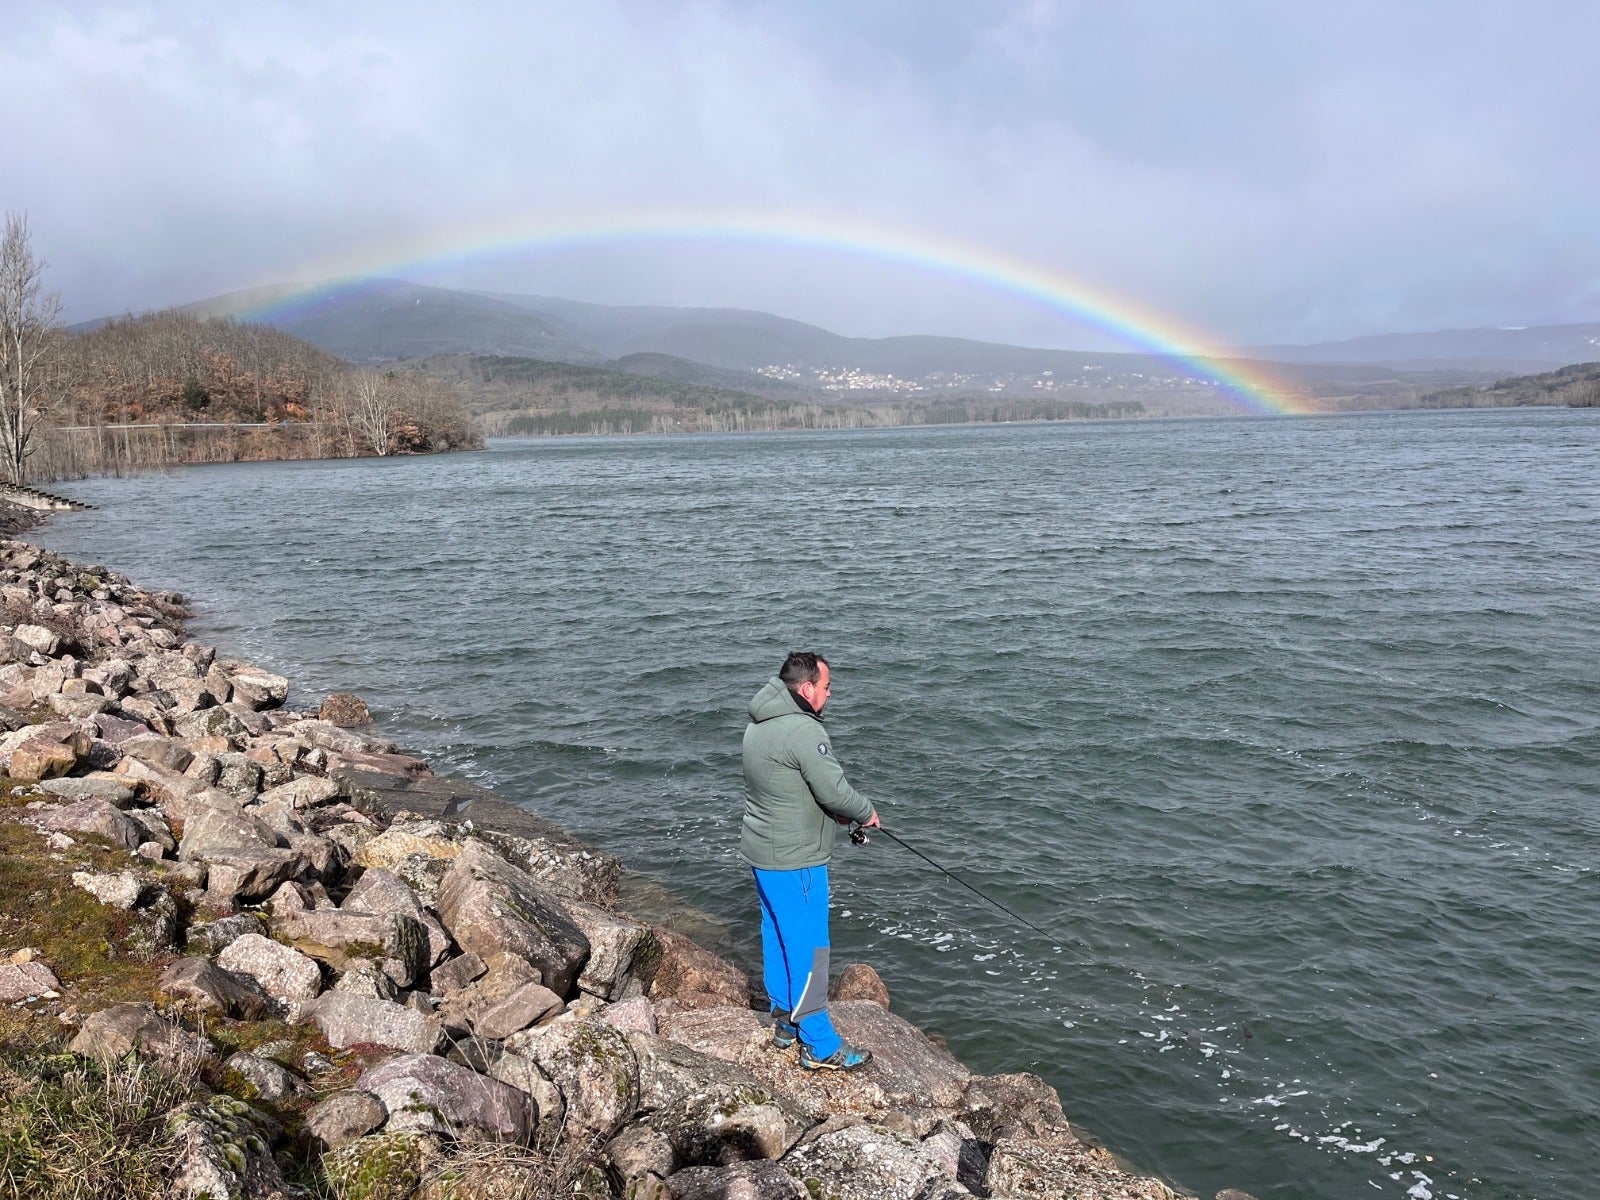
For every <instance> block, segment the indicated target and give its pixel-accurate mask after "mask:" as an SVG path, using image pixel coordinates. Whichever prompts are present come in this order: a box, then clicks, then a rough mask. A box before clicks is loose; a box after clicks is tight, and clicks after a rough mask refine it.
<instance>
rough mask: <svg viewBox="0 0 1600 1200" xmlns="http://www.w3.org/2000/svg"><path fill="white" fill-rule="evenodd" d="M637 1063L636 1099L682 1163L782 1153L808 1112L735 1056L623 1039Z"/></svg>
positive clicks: (645, 1038)
mask: <svg viewBox="0 0 1600 1200" xmlns="http://www.w3.org/2000/svg"><path fill="white" fill-rule="evenodd" d="M628 1044H629V1046H630V1047H631V1048H632V1049H633V1051H634V1053H635V1056H636V1058H637V1061H638V1064H639V1102H640V1106H641V1107H642V1108H644V1109H646V1110H648V1111H650V1112H651V1113H652V1114H653V1115H652V1116H651V1124H652V1125H653V1126H654V1127H655V1128H656V1129H657V1130H659V1131H660V1132H661V1133H662V1134H664V1135H665V1136H666V1137H667V1138H669V1139H670V1140H671V1142H672V1148H673V1150H674V1151H675V1153H676V1154H677V1156H678V1159H679V1161H680V1162H684V1163H700V1164H704V1163H723V1164H726V1163H730V1162H737V1161H741V1160H744V1159H749V1158H781V1157H782V1156H783V1155H784V1154H785V1153H786V1152H787V1151H788V1150H789V1148H790V1147H792V1146H793V1145H794V1144H795V1143H796V1142H798V1141H799V1140H800V1137H801V1135H802V1134H804V1133H805V1131H806V1130H807V1129H808V1128H810V1127H811V1125H812V1120H811V1118H810V1116H809V1115H808V1114H807V1113H806V1112H805V1111H804V1110H803V1109H802V1108H800V1106H799V1105H797V1104H796V1103H795V1102H794V1101H793V1100H791V1099H789V1098H788V1097H787V1096H784V1095H783V1094H781V1093H779V1092H777V1091H775V1090H774V1089H772V1088H770V1087H769V1086H767V1085H766V1084H764V1083H762V1081H761V1080H759V1079H757V1078H756V1077H755V1076H754V1075H753V1074H751V1073H750V1072H749V1071H747V1070H745V1069H744V1068H742V1067H740V1066H738V1065H737V1064H735V1063H730V1062H727V1061H725V1060H723V1059H719V1058H713V1057H711V1056H710V1055H708V1054H702V1053H700V1052H698V1051H695V1050H691V1049H689V1047H687V1046H680V1045H678V1044H676V1043H675V1042H669V1041H667V1040H666V1039H665V1038H659V1037H654V1036H652V1035H650V1034H634V1035H632V1036H630V1037H629V1038H628Z"/></svg>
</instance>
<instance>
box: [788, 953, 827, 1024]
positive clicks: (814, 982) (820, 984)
mask: <svg viewBox="0 0 1600 1200" xmlns="http://www.w3.org/2000/svg"><path fill="white" fill-rule="evenodd" d="M827 1007H828V947H827V946H818V947H817V948H816V949H815V950H813V951H812V952H811V974H810V976H809V977H808V978H807V979H806V990H805V991H803V992H801V993H800V999H799V1000H798V1001H796V1003H795V1006H794V1019H795V1021H797V1022H798V1021H799V1020H800V1019H801V1018H802V1017H809V1016H810V1015H811V1014H812V1013H819V1012H822V1011H823V1010H824V1009H826V1008H827Z"/></svg>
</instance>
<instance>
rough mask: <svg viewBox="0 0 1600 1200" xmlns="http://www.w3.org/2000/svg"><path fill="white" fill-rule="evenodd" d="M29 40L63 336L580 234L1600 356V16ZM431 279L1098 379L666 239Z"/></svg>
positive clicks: (1510, 13)
mask: <svg viewBox="0 0 1600 1200" xmlns="http://www.w3.org/2000/svg"><path fill="white" fill-rule="evenodd" d="M315 7H318V8H323V7H325V8H326V10H327V11H320V12H311V11H310V10H311V9H312V8H313V6H311V5H307V4H305V3H303V2H300V0H295V2H293V3H272V2H269V0H252V3H250V4H248V5H217V4H214V3H200V2H198V0H197V2H195V3H151V4H133V3H125V4H95V3H70V2H69V3H52V4H23V3H20V2H14V0H7V2H6V8H7V9H8V10H9V13H8V18H7V29H6V36H5V38H4V39H3V41H0V112H3V113H4V114H5V115H4V116H3V117H0V133H3V136H4V149H3V156H0V208H4V209H6V210H8V211H16V210H25V211H26V212H27V213H28V216H29V218H30V221H31V224H32V228H33V232H34V240H35V249H36V250H37V251H38V252H39V253H40V254H41V255H42V256H43V257H44V258H46V259H47V260H48V261H49V263H50V267H51V269H50V274H49V282H50V285H51V286H52V287H54V288H55V289H56V290H58V291H59V292H60V293H61V295H62V299H63V300H64V302H65V303H66V305H67V308H68V315H69V317H70V319H72V320H81V319H86V318H89V317H94V316H100V315H105V314H108V313H116V312H122V311H127V310H138V309H143V308H147V307H151V306H162V305H169V304H177V303H183V302H187V301H190V300H195V299H200V298H202V297H205V296H208V295H213V294H216V293H218V292H222V291H227V290H231V289H236V288H242V287H249V286H253V285H256V284H265V283H273V282H281V281H286V280H289V279H298V278H301V277H302V275H303V272H304V271H305V270H306V269H307V267H308V264H311V265H314V264H318V263H327V262H331V261H335V260H336V259H339V260H342V259H344V258H346V257H354V258H359V257H361V255H362V254H363V253H368V252H370V253H373V254H378V253H380V252H381V251H382V248H383V247H386V246H390V245H394V244H397V242H400V241H404V240H405V239H410V238H418V237H421V238H443V239H444V241H445V243H446V244H447V243H448V240H449V238H450V236H451V234H452V233H453V231H456V230H461V231H464V233H463V236H465V231H470V230H473V229H477V228H480V227H482V226H483V225H484V224H486V223H491V222H506V221H511V222H515V221H517V220H520V219H524V218H525V219H526V220H527V221H528V222H529V224H530V227H535V226H536V225H537V222H538V220H539V219H540V218H541V215H543V214H549V215H550V216H551V219H552V220H554V219H557V218H559V217H561V216H563V215H565V216H569V217H570V216H571V215H573V214H581V213H584V212H592V211H602V210H603V211H618V212H624V213H626V212H629V211H641V212H644V211H652V210H657V209H661V208H672V209H678V210H684V211H691V212H694V211H700V212H713V211H717V210H721V209H729V208H737V209H744V210H756V211H772V212H777V213H783V214H794V215H796V216H797V217H803V218H804V219H805V220H807V221H809V222H811V223H813V224H821V225H822V226H824V227H826V226H827V225H828V224H829V223H830V222H834V221H840V222H843V221H855V222H868V223H870V224H873V225H877V226H887V227H890V228H893V229H896V230H902V231H904V232H905V235H906V236H907V237H908V238H911V239H912V240H916V239H920V238H925V237H931V238H939V239H953V240H955V241H957V242H960V243H965V244H967V245H971V246H975V247H978V248H980V249H983V250H987V251H992V252H995V253H1000V254H1005V255H1008V256H1011V257H1014V258H1020V259H1023V260H1025V261H1027V262H1030V263H1033V264H1036V265H1037V266H1038V267H1039V268H1040V269H1043V270H1047V271H1051V272H1058V273H1060V274H1062V275H1063V276H1066V277H1069V278H1073V279H1076V280H1079V281H1082V282H1083V283H1084V284H1086V285H1088V286H1092V287H1094V288H1097V289H1101V290H1103V291H1105V292H1108V293H1111V294H1113V295H1116V296H1120V297H1123V298H1125V299H1126V301H1127V302H1128V303H1130V304H1132V305H1135V306H1137V307H1138V308H1140V309H1144V310H1149V311H1154V312H1157V313H1162V314H1167V315H1168V316H1170V318H1172V319H1173V320H1175V321H1177V322H1179V323H1182V324H1184V325H1188V326H1194V327H1198V328H1200V329H1203V330H1209V331H1212V332H1213V333H1214V334H1215V335H1216V336H1217V338H1219V339H1220V340H1222V341H1223V342H1232V343H1234V344H1248V343H1260V342H1278V341H1315V340H1324V339H1332V338H1343V337H1351V336H1357V335H1360V334H1366V333H1377V332H1389V331H1398V330H1421V329H1437V328H1450V327H1461V326H1478V325H1526V324H1552V323H1568V322H1578V321H1595V320H1600V71H1597V70H1596V69H1595V47H1596V46H1597V45H1600V5H1597V4H1595V3H1593V0H1571V2H1563V3H1555V2H1547V3H1540V2H1539V0H1532V2H1528V3H1523V4H1518V5H1512V4H1508V3H1505V2H1504V0H1494V2H1492V3H1483V2H1477V0H1472V2H1461V3H1445V2H1442V0H1441V2H1436V3H1423V2H1421V0H1413V2H1407V0H1383V2H1380V3H1363V2H1361V0H1326V2H1325V0H1294V2H1292V3H1283V2H1282V0H1262V2H1260V3H1253V2H1245V0H1216V2H1211V3H1204V2H1195V3H1180V2H1167V3H1162V2H1155V0H1101V2H1097V3H1068V2H1059V3H1057V2H1048V0H1040V2H1036V3H1004V2H1001V0H988V2H975V0H932V2H924V3H912V2H911V0H885V2H882V3H876V4H874V3H871V0H810V2H809V3H800V2H798V0H795V2H781V3H780V2H778V0H747V2H745V3H732V2H728V3H717V2H703V3H678V2H676V0H620V2H616V0H611V2H608V0H584V3H581V4H561V5H556V4H546V3H541V2H538V0H514V2H508V3H503V4H502V3H479V4H474V3H471V2H467V3H463V4H459V5H441V4H438V3H433V2H429V3H408V2H406V0H383V2H382V3H361V2H349V3H339V4H334V5H328V6H315ZM406 274H407V275H408V276H409V277H411V278H414V279H418V280H422V281H426V282H441V283H448V284H456V285H467V286H477V287H485V288H497V289H501V290H509V291H521V292H534V293H543V294H553V295H565V296H571V297H574V298H578V299H586V300H595V301H601V302H614V303H669V304H708V305H730V306H739V307H751V308H760V309H764V310H767V311H772V312H778V313H781V314H783V315H786V316H793V317H798V318H800V319H804V320H809V321H814V322H817V323H819V324H822V325H826V326H828V327H830V328H833V329H836V330H838V331H840V332H844V333H856V334H866V335H881V334H886V333H904V332H937V333H948V334H961V335H967V336H974V337H982V338H991V339H997V340H1007V341H1017V342H1026V343H1031V344H1046V345H1059V346H1080V345H1081V346H1093V345H1100V344H1103V343H1100V342H1098V341H1097V339H1096V338H1095V337H1094V335H1093V333H1092V332H1091V331H1089V330H1086V329H1085V328H1084V327H1082V326H1077V325H1074V323H1072V322H1071V321H1068V320H1066V319H1064V318H1063V317H1062V316H1061V315H1060V314H1058V313H1055V312H1051V311H1049V310H1047V309H1045V308H1043V307H1041V306H1039V305H1037V304H1030V303H1025V302H1022V301H1020V300H1018V299H1016V298H1015V297H1012V296H1009V295H1007V294H1006V293H1005V292H1004V290H1003V289H993V288H986V287H984V286H981V285H978V284H974V283H971V282H960V281H956V280H953V279H949V278H945V277H942V276H940V275H938V274H937V273H930V272H926V271H920V270H916V269H912V268H909V267H906V266H903V265H902V266H888V265H885V264H883V263H881V262H879V261H878V260H876V259H874V258H873V257H872V256H871V255H857V254H847V253H830V252H822V251H812V252H799V251H795V250H792V249H780V248H772V247H763V246H760V245H754V246H752V245H750V244H749V243H747V242H745V243H741V242H733V243H729V244H727V245H718V244H716V243H709V244H708V243H704V242H697V243H694V244H692V245H685V244H682V243H678V242H674V241H672V240H670V239H669V240H665V241H642V242H641V241H629V242H626V243H620V244H615V245H605V244H599V245H584V246H579V247H569V248H565V249H561V250H555V251H551V250H545V251H541V252H537V253H528V252H521V253H516V252H507V253H504V254H496V255H489V256H483V257H479V258H473V259H467V260H459V259H450V258H447V259H445V260H443V261H440V262H437V263H433V264H421V265H416V266H413V267H410V268H408V269H407V271H406Z"/></svg>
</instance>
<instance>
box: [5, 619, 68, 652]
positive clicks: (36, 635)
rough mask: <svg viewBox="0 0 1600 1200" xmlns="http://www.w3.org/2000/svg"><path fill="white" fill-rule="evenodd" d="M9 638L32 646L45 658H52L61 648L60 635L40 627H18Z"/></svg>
mask: <svg viewBox="0 0 1600 1200" xmlns="http://www.w3.org/2000/svg"><path fill="white" fill-rule="evenodd" d="M11 636H12V637H14V638H16V639H17V641H19V642H22V643H24V644H25V645H28V646H32V647H33V648H34V649H35V650H37V651H38V652H39V653H40V654H43V655H44V656H45V657H46V658H53V657H54V656H55V654H56V651H58V650H59V649H60V648H61V635H60V634H58V633H56V632H54V631H53V630H50V629H46V628H45V627H44V626H42V625H18V626H17V627H16V628H15V629H13V630H12V631H11Z"/></svg>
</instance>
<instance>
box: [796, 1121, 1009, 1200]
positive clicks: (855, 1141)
mask: <svg viewBox="0 0 1600 1200" xmlns="http://www.w3.org/2000/svg"><path fill="white" fill-rule="evenodd" d="M782 1165H783V1169H784V1170H785V1171H787V1172H788V1173H789V1175H790V1176H791V1177H793V1178H794V1179H796V1180H806V1179H817V1180H819V1181H820V1182H821V1186H822V1190H823V1192H824V1193H825V1194H827V1195H828V1196H829V1197H837V1198H838V1200H921V1197H923V1196H925V1195H927V1194H928V1192H929V1191H931V1190H932V1189H934V1188H935V1187H937V1186H939V1185H940V1184H941V1183H942V1184H945V1185H947V1186H948V1185H949V1184H953V1183H954V1182H955V1181H954V1180H953V1179H950V1178H949V1177H948V1176H946V1175H945V1173H944V1170H943V1168H942V1167H941V1166H940V1164H939V1163H938V1161H937V1160H935V1159H934V1157H933V1156H932V1155H931V1154H929V1153H928V1152H927V1151H926V1150H924V1149H923V1148H922V1146H920V1145H919V1144H918V1143H917V1142H915V1141H914V1140H912V1139H911V1138H907V1137H903V1136H901V1135H899V1134H896V1133H891V1132H890V1131H888V1130H887V1129H882V1128H879V1127H877V1126H873V1125H855V1126H852V1127H851V1128H849V1129H841V1130H838V1131H837V1132H834V1133H830V1134H826V1135H824V1136H822V1137H820V1138H818V1139H817V1140H816V1141H814V1142H810V1143H808V1144H806V1145H804V1146H801V1147H799V1148H797V1149H796V1150H794V1151H793V1152H792V1153H790V1154H789V1155H788V1156H787V1157H786V1158H785V1159H784V1160H783V1164H782ZM1002 1194H1003V1193H1002Z"/></svg>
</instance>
